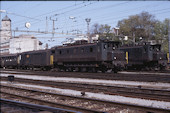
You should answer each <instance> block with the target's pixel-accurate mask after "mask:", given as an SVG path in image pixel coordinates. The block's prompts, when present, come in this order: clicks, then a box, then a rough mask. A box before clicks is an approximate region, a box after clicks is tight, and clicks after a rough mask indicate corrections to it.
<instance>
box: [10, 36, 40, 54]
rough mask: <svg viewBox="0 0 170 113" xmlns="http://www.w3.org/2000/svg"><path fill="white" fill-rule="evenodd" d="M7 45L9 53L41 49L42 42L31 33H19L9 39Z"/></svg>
mask: <svg viewBox="0 0 170 113" xmlns="http://www.w3.org/2000/svg"><path fill="white" fill-rule="evenodd" d="M9 45H10V49H9V52H10V53H11V54H13V53H22V52H25V51H34V50H40V49H42V43H41V42H40V41H39V40H38V39H37V38H35V37H34V36H33V35H19V37H15V38H12V39H10V44H9Z"/></svg>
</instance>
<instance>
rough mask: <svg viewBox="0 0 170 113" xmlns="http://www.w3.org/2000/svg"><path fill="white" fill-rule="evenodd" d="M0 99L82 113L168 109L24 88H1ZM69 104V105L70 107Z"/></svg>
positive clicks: (157, 112) (159, 112)
mask: <svg viewBox="0 0 170 113" xmlns="http://www.w3.org/2000/svg"><path fill="white" fill-rule="evenodd" d="M7 89H8V90H7ZM1 98H5V99H12V100H19V101H22V102H27V103H32V104H33V103H34V104H35V103H36V104H40V105H42V104H43V105H47V106H50V107H59V108H63V109H70V110H75V111H80V112H84V113H103V112H108V113H113V112H117V111H119V112H122V111H121V110H122V109H128V111H130V112H131V113H169V112H170V109H162V108H155V107H146V106H139V105H133V104H125V103H118V102H111V101H104V100H98V99H90V98H85V97H77V96H69V95H63V94H57V93H52V92H44V91H39V90H30V89H26V88H17V87H11V86H1ZM70 104H71V105H70Z"/></svg>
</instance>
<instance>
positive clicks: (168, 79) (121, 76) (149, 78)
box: [1, 70, 170, 83]
mask: <svg viewBox="0 0 170 113" xmlns="http://www.w3.org/2000/svg"><path fill="white" fill-rule="evenodd" d="M18 71H19V72H18ZM1 73H6V74H27V75H41V76H55V77H77V78H90V79H105V80H127V81H143V82H158V81H159V82H165V83H170V76H169V73H161V75H159V73H158V74H157V72H155V73H154V74H152V73H150V74H149V73H148V74H146V73H143V74H142V72H141V73H140V74H139V73H137V72H136V74H134V73H135V72H132V73H133V74H131V73H130V72H124V73H117V74H115V73H80V72H51V71H30V70H1Z"/></svg>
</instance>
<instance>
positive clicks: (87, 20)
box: [85, 18, 91, 43]
mask: <svg viewBox="0 0 170 113" xmlns="http://www.w3.org/2000/svg"><path fill="white" fill-rule="evenodd" d="M85 20H86V22H87V37H88V42H89V43H91V38H90V32H89V24H90V21H91V19H90V18H86V19H85Z"/></svg>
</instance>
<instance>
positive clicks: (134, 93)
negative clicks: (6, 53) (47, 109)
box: [1, 77, 170, 102]
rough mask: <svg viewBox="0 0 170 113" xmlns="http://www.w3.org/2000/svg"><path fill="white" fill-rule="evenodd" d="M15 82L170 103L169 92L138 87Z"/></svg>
mask: <svg viewBox="0 0 170 113" xmlns="http://www.w3.org/2000/svg"><path fill="white" fill-rule="evenodd" d="M1 80H4V81H7V80H8V79H7V77H1ZM15 82H19V83H27V84H34V85H43V86H49V87H55V88H62V89H68V88H69V89H72V90H78V91H83V92H94V93H101V92H102V93H104V94H109V95H120V96H125V97H133V98H142V99H150V100H159V101H168V102H170V90H158V89H151V88H143V87H141V86H138V87H123V86H122V87H121V86H111V85H96V84H88V83H67V82H55V81H42V80H30V79H21V78H15Z"/></svg>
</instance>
